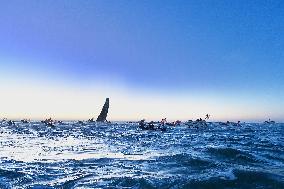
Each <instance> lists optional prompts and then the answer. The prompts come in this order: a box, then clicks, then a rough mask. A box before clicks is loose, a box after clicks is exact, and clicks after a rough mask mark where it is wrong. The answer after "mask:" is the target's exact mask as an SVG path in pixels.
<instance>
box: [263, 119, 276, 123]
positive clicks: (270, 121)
mask: <svg viewBox="0 0 284 189" xmlns="http://www.w3.org/2000/svg"><path fill="white" fill-rule="evenodd" d="M264 124H275V121H272V120H270V119H268V121H265V122H264Z"/></svg>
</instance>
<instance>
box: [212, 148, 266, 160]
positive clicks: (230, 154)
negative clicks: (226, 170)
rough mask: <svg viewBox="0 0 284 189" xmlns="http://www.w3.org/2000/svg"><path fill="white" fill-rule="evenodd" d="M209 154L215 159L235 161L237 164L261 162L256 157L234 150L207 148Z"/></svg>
mask: <svg viewBox="0 0 284 189" xmlns="http://www.w3.org/2000/svg"><path fill="white" fill-rule="evenodd" d="M207 152H208V153H209V154H211V155H214V156H215V157H219V158H224V159H229V160H230V159H233V160H235V161H237V162H243V163H256V162H260V161H261V160H259V159H257V158H256V157H255V156H253V155H251V154H249V153H247V152H244V151H241V150H237V149H234V148H212V147H210V148H207Z"/></svg>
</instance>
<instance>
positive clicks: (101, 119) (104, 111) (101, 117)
mask: <svg viewBox="0 0 284 189" xmlns="http://www.w3.org/2000/svg"><path fill="white" fill-rule="evenodd" d="M108 108H109V98H106V101H105V104H104V106H103V108H102V111H101V113H100V115H99V116H98V118H97V121H99V122H104V121H106V118H107V113H108Z"/></svg>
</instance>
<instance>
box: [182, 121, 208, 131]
mask: <svg viewBox="0 0 284 189" xmlns="http://www.w3.org/2000/svg"><path fill="white" fill-rule="evenodd" d="M185 125H187V126H188V127H189V128H197V129H198V128H200V127H201V128H203V127H207V123H206V121H205V120H202V119H197V120H196V121H192V120H188V121H187V122H186V123H185Z"/></svg>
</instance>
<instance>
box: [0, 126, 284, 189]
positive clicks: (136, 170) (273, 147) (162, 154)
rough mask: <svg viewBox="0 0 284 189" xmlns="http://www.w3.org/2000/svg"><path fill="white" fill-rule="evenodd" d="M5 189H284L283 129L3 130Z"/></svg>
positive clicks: (0, 150) (0, 156) (0, 157)
mask: <svg viewBox="0 0 284 189" xmlns="http://www.w3.org/2000/svg"><path fill="white" fill-rule="evenodd" d="M0 188H1V189H10V188H12V189H18V188H19V189H22V188H23V189H31V188H33V189H42V188H43V189H69V188H76V189H79V188H80V189H83V188H123V189H124V188H125V189H126V188H136V189H138V188H165V189H166V188H173V189H175V188H176V189H178V188H192V189H199V188H206V189H207V188H208V189H212V188H216V189H221V188H226V189H229V188H244V189H249V188H263V189H269V188H279V189H280V188H281V189H283V188H284V124H272V125H269V124H257V123H250V124H248V123H246V124H245V123H244V124H241V126H224V125H220V124H219V123H209V125H208V127H206V128H199V129H196V128H188V127H187V126H185V125H181V126H177V127H168V128H167V130H166V131H165V132H162V131H149V130H141V129H139V128H138V124H137V123H123V122H117V123H112V124H103V123H100V124H99V123H86V124H85V125H81V124H77V123H75V122H63V124H60V125H59V124H58V125H55V127H54V128H52V127H48V126H45V125H44V124H43V123H40V122H31V123H20V122H16V124H15V125H12V126H8V124H7V123H1V124H0Z"/></svg>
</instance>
